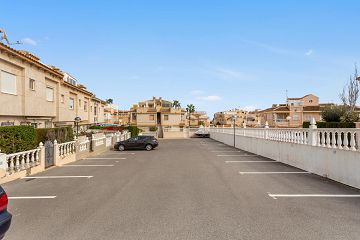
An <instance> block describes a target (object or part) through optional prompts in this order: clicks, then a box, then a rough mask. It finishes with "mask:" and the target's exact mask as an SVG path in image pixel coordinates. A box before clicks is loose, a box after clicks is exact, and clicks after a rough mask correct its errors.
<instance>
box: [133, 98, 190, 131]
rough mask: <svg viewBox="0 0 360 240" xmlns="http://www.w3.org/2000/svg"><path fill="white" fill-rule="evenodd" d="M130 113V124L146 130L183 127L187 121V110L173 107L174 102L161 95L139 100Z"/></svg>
mask: <svg viewBox="0 0 360 240" xmlns="http://www.w3.org/2000/svg"><path fill="white" fill-rule="evenodd" d="M129 115H130V124H131V125H134V126H137V127H139V128H141V129H143V130H144V131H150V130H151V129H161V128H172V127H178V128H181V127H184V126H185V123H186V122H185V121H186V110H184V109H182V108H175V107H173V105H172V102H170V101H167V100H164V99H162V98H161V97H160V98H155V97H153V98H152V99H150V100H146V101H142V102H139V103H138V104H136V105H134V106H133V107H132V108H131V109H130V111H129Z"/></svg>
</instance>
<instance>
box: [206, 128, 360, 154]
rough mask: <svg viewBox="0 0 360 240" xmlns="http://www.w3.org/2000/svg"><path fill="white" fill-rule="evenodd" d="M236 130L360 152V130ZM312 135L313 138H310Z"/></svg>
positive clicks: (219, 130)
mask: <svg viewBox="0 0 360 240" xmlns="http://www.w3.org/2000/svg"><path fill="white" fill-rule="evenodd" d="M314 126H315V128H314V129H311V128H310V129H309V128H286V129H285V128H282V129H278V128H235V135H238V136H246V137H251V138H261V139H268V140H271V141H279V142H288V143H294V144H305V145H312V146H317V147H325V148H333V149H343V150H348V151H360V147H359V142H360V129H351V128H349V129H348V128H336V129H334V128H329V129H328V128H320V129H317V128H316V125H314ZM209 131H210V133H211V132H216V133H226V134H234V128H231V127H228V128H209ZM310 134H315V135H311V136H313V137H310Z"/></svg>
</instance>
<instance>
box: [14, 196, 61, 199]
mask: <svg viewBox="0 0 360 240" xmlns="http://www.w3.org/2000/svg"><path fill="white" fill-rule="evenodd" d="M54 198H56V196H24V197H8V199H11V200H14V199H54Z"/></svg>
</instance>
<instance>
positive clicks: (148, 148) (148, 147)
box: [145, 144, 153, 151]
mask: <svg viewBox="0 0 360 240" xmlns="http://www.w3.org/2000/svg"><path fill="white" fill-rule="evenodd" d="M145 149H146V150H148V151H151V150H152V149H153V146H152V145H151V144H148V145H146V146H145Z"/></svg>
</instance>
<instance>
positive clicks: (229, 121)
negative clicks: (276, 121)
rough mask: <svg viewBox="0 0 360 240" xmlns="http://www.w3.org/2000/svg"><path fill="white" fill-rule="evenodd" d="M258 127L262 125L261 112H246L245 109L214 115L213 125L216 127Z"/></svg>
mask: <svg viewBox="0 0 360 240" xmlns="http://www.w3.org/2000/svg"><path fill="white" fill-rule="evenodd" d="M234 116H235V126H236V127H244V126H246V127H258V126H260V124H261V119H260V118H261V116H260V114H259V110H255V111H246V110H243V109H232V110H228V111H223V112H217V113H215V114H214V119H213V124H214V126H222V127H232V126H234Z"/></svg>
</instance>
